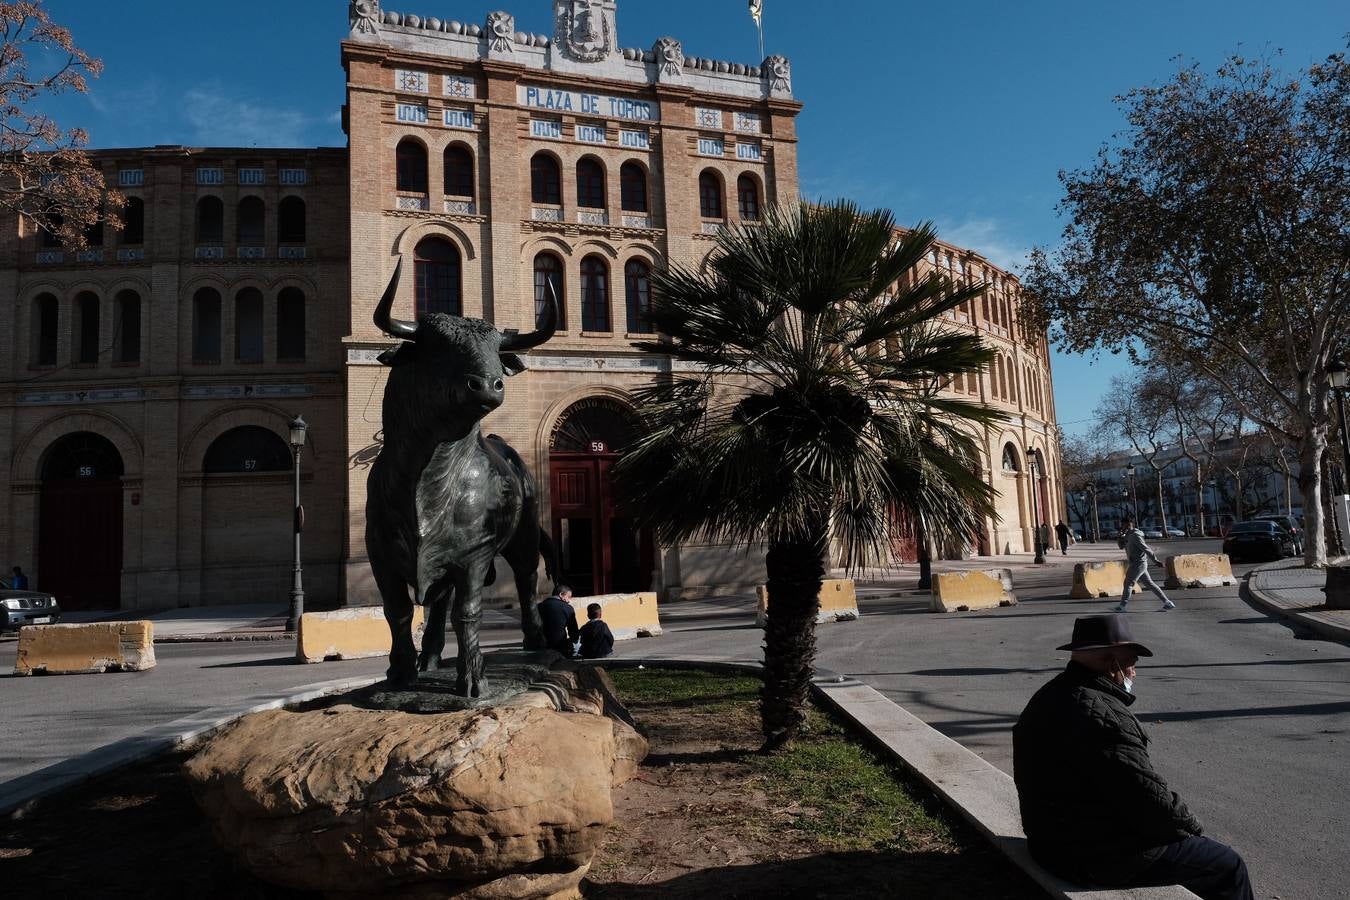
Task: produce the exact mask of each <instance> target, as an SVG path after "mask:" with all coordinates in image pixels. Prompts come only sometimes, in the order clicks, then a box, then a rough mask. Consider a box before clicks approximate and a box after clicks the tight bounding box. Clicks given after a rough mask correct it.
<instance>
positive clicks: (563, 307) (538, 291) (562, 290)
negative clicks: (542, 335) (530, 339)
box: [534, 253, 567, 331]
mask: <svg viewBox="0 0 1350 900" xmlns="http://www.w3.org/2000/svg"><path fill="white" fill-rule="evenodd" d="M547 284H552V285H553V293H554V295H555V296H556V297H557V298H558V330H559V331H562V330H564V329H566V328H567V288H566V285H565V284H564V279H563V263H562V260H561V259H559V258H558V257H557V256H555V255H554V254H552V253H540V254H539V255H538V256H536V257H535V258H534V321H535V327H536V328H538V327H541V326H542V324H543V321H544V302H545V294H544V286H545V285H547Z"/></svg>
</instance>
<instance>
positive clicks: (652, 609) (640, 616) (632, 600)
mask: <svg viewBox="0 0 1350 900" xmlns="http://www.w3.org/2000/svg"><path fill="white" fill-rule="evenodd" d="M592 603H599V604H600V618H601V619H603V620H604V621H605V623H606V624H607V625H609V630H610V631H612V632H613V633H614V640H616V641H628V640H632V639H634V638H640V637H656V636H657V635H659V634H660V633H661V613H660V610H659V609H658V608H657V603H656V593H655V592H654V591H646V592H643V593H638V594H600V595H598V596H595V597H573V598H572V608H573V609H574V610H576V613H577V624H578V625H585V624H586V607H588V606H590V605H591V604H592Z"/></svg>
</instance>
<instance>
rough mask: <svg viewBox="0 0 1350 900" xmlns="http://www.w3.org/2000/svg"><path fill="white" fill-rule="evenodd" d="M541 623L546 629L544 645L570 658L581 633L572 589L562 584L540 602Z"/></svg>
mask: <svg viewBox="0 0 1350 900" xmlns="http://www.w3.org/2000/svg"><path fill="white" fill-rule="evenodd" d="M539 621H540V624H541V625H543V628H544V645H545V646H546V647H548V649H550V650H556V651H558V652H559V653H561V654H562V655H563V656H568V657H570V656H571V655H572V645H573V644H575V643H576V641H577V637H578V636H579V632H580V629H578V628H577V611H576V610H575V609H573V608H572V589H571V588H570V587H568V586H567V585H565V584H560V585H558V587H557V589H556V590H554V592H553V593H552V594H551V595H549V596H548V597H547V598H546V599H544V600H540V601H539Z"/></svg>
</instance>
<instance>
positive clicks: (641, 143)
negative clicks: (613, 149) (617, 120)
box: [619, 129, 652, 150]
mask: <svg viewBox="0 0 1350 900" xmlns="http://www.w3.org/2000/svg"><path fill="white" fill-rule="evenodd" d="M619 146H620V147H624V148H626V149H628V150H650V149H651V148H652V138H651V135H650V134H648V133H647V132H646V131H629V130H627V129H622V130H620V131H619Z"/></svg>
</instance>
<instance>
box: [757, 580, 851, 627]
mask: <svg viewBox="0 0 1350 900" xmlns="http://www.w3.org/2000/svg"><path fill="white" fill-rule="evenodd" d="M755 598H756V599H757V600H758V608H757V609H756V611H755V624H756V625H758V626H759V627H760V628H763V627H764V625H765V624H766V623H767V622H768V621H769V587H768V585H764V584H761V585H759V586H758V587H756V588H755ZM816 604H817V606H816V624H817V625H824V624H825V623H826V622H848V621H852V620H854V619H856V618H858V591H857V588H856V587H855V585H854V584H853V579H852V578H827V579H825V580H824V581H822V582H821V583H820V593H819V594H817V595H816Z"/></svg>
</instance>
